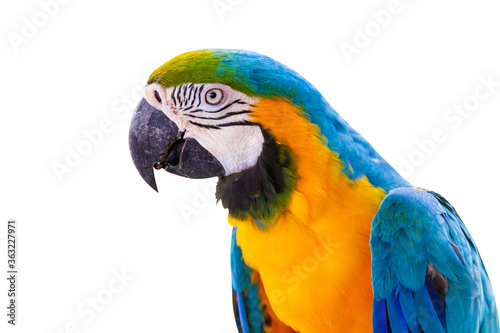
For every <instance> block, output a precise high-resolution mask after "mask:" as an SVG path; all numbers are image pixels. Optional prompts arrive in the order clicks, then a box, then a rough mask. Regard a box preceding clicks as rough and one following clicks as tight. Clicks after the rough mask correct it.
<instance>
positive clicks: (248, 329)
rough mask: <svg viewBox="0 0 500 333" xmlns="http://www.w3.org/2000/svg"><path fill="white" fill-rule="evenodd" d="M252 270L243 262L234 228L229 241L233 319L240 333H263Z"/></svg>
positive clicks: (257, 291) (257, 289)
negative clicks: (233, 299)
mask: <svg viewBox="0 0 500 333" xmlns="http://www.w3.org/2000/svg"><path fill="white" fill-rule="evenodd" d="M252 272H253V271H252V269H251V268H250V267H248V266H247V265H246V264H245V262H244V261H243V255H242V252H241V249H240V247H239V246H238V244H237V243H236V227H235V228H233V234H232V239H231V278H232V285H233V295H234V296H233V297H234V298H235V301H234V303H233V304H234V307H235V309H234V310H235V311H234V314H235V317H236V323H237V325H238V330H239V332H240V333H263V332H264V325H265V318H264V313H263V311H262V307H261V302H260V298H259V286H258V285H257V284H256V283H253V282H252V279H251V276H252Z"/></svg>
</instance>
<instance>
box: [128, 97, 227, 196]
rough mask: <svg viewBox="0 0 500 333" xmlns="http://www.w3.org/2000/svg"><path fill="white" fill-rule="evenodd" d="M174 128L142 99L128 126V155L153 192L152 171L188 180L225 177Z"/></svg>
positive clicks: (217, 165) (219, 167) (218, 166)
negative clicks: (167, 173)
mask: <svg viewBox="0 0 500 333" xmlns="http://www.w3.org/2000/svg"><path fill="white" fill-rule="evenodd" d="M183 134H184V133H181V132H180V131H179V128H178V127H177V125H176V124H175V123H174V122H173V121H171V120H170V119H168V117H167V116H166V115H165V114H164V113H163V112H162V111H160V110H157V109H155V108H154V107H152V106H151V105H150V104H149V103H148V102H147V101H146V99H144V98H143V99H142V100H141V102H140V103H139V105H138V106H137V109H136V110H135V111H134V115H133V116H132V124H131V125H130V133H129V145H130V154H131V155H132V160H133V161H134V164H135V167H136V168H137V171H139V174H140V175H141V177H142V178H143V179H144V180H145V181H146V183H148V184H149V186H151V187H152V188H153V189H154V190H155V191H158V187H157V186H156V181H155V176H154V171H153V168H155V169H165V170H167V171H168V172H170V173H173V174H176V175H179V176H183V177H187V178H210V177H216V176H217V177H222V176H224V168H223V167H222V165H221V164H220V162H219V161H218V160H217V159H216V158H215V157H214V156H213V155H212V154H210V153H209V152H208V151H207V150H206V149H205V148H203V147H202V146H201V145H200V144H199V143H198V141H196V140H195V139H192V138H188V139H187V140H185V139H184V138H183Z"/></svg>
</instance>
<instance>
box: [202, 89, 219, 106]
mask: <svg viewBox="0 0 500 333" xmlns="http://www.w3.org/2000/svg"><path fill="white" fill-rule="evenodd" d="M223 97H224V94H223V93H222V90H220V89H210V90H209V91H207V93H206V95H205V100H206V101H207V103H208V104H210V105H216V104H218V103H219V102H220V101H221V100H222V98H223Z"/></svg>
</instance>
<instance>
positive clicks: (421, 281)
mask: <svg viewBox="0 0 500 333" xmlns="http://www.w3.org/2000/svg"><path fill="white" fill-rule="evenodd" d="M130 148H131V154H132V157H133V160H134V163H135V165H136V167H137V169H138V171H139V172H140V174H141V175H142V177H143V178H144V179H145V180H146V182H147V183H148V184H149V185H150V186H151V187H153V188H154V189H156V183H155V179H154V173H153V168H156V169H165V170H166V171H168V172H170V173H173V174H177V175H181V176H184V177H189V178H205V177H214V176H217V177H219V180H218V184H217V190H216V197H217V199H218V200H220V201H221V202H222V204H223V206H224V207H225V208H227V209H228V210H229V223H230V224H231V225H232V226H233V227H234V228H233V237H232V242H231V268H232V288H233V296H234V297H233V304H234V309H235V317H236V322H237V326H238V329H239V331H240V332H242V333H249V332H252V333H256V332H274V333H276V332H301V333H324V332H372V331H373V332H398V333H399V332H411V333H415V332H428V333H435V332H436V333H438V332H439V333H441V332H453V333H458V332H466V333H470V332H485V333H486V332H490V333H491V332H500V329H499V322H498V314H497V308H496V305H495V300H494V297H493V292H492V288H491V284H490V281H489V279H488V275H487V273H486V270H485V268H484V266H483V263H482V261H481V258H480V256H479V253H478V251H477V248H476V245H475V244H474V241H473V240H472V237H471V235H470V234H469V232H468V231H467V229H466V228H465V225H464V224H463V222H462V221H461V219H460V218H459V216H458V214H457V212H456V211H455V209H454V208H453V207H452V206H451V205H450V204H449V203H448V202H447V201H446V200H445V199H444V198H443V197H442V196H440V195H439V194H437V193H435V192H432V191H428V190H424V189H420V188H415V187H412V185H411V184H410V183H408V182H407V181H406V180H404V179H403V178H402V177H401V176H400V175H399V174H398V173H397V172H396V171H395V170H394V169H393V168H392V167H391V166H390V165H389V164H388V163H387V162H386V161H385V160H384V159H383V158H382V157H381V156H380V155H379V154H378V153H377V152H376V151H375V150H374V149H373V148H372V146H371V145H370V144H369V143H368V142H367V141H366V140H365V139H364V138H363V137H362V136H361V135H359V134H358V133H357V132H356V131H355V130H354V129H352V128H351V127H350V126H349V125H348V124H347V123H346V122H345V121H344V120H343V119H342V118H341V117H340V116H339V115H338V114H337V112H336V111H335V110H333V108H332V107H331V106H330V105H329V104H328V102H327V101H326V100H325V99H324V98H323V96H322V95H321V94H320V93H319V92H318V91H317V90H316V89H315V88H314V87H313V86H312V85H311V84H310V83H309V82H308V81H306V80H305V79H304V78H303V77H302V76H300V75H299V74H297V73H296V72H294V71H292V70H291V69H289V68H288V67H286V66H284V65H282V64H281V63H279V62H277V61H275V60H273V59H271V58H269V57H266V56H263V55H260V54H257V53H254V52H249V51H242V50H220V49H214V50H199V51H193V52H188V53H184V54H182V55H180V56H178V57H176V58H174V59H172V60H170V61H168V62H167V63H165V64H164V65H162V66H161V67H159V68H158V69H157V70H155V71H154V72H153V73H152V75H151V77H150V79H149V82H148V85H147V86H146V88H145V97H144V99H143V100H142V101H141V103H140V104H139V106H138V108H137V109H136V111H135V113H134V116H133V119H132V125H131V129H130Z"/></svg>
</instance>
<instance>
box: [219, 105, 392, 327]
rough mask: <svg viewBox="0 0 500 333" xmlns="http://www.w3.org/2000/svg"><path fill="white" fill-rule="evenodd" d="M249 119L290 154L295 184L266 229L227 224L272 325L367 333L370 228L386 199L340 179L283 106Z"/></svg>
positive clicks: (319, 144)
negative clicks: (263, 298)
mask: <svg viewBox="0 0 500 333" xmlns="http://www.w3.org/2000/svg"><path fill="white" fill-rule="evenodd" d="M252 117H253V118H254V121H257V122H258V123H260V124H261V125H262V126H263V127H264V128H265V129H269V131H270V132H271V133H272V134H273V136H274V137H275V139H276V140H277V141H279V142H281V143H284V144H286V145H287V146H289V147H290V149H291V151H292V152H293V154H294V158H295V161H296V163H297V182H296V188H295V191H294V192H293V194H292V197H291V200H290V203H289V205H288V209H287V210H285V211H283V212H282V213H281V214H280V215H279V217H278V218H277V220H276V221H275V223H274V224H273V225H272V226H269V227H267V228H265V229H261V228H259V227H257V226H256V225H255V223H253V222H252V221H240V220H236V219H232V218H230V219H229V222H230V224H231V225H235V226H237V243H238V245H239V246H240V247H241V250H242V253H243V258H244V260H245V262H246V263H247V265H248V266H250V267H251V268H252V269H254V270H255V271H256V272H257V273H258V274H259V275H260V279H261V281H262V284H263V287H264V290H265V293H266V295H267V297H268V299H269V303H270V305H271V307H272V309H273V310H274V312H275V313H276V315H277V317H278V318H279V319H280V320H281V321H283V322H284V323H286V324H287V325H289V326H291V327H292V328H294V329H295V330H298V331H300V332H301V333H313V332H368V331H371V309H372V298H373V296H372V287H371V272H370V266H371V256H370V248H369V237H370V225H371V220H372V219H373V217H374V215H375V214H376V212H377V210H378V207H379V206H380V203H381V201H382V199H383V197H384V195H385V193H384V191H383V190H382V189H380V188H375V187H373V186H372V185H371V184H370V183H369V181H368V180H367V179H366V178H362V179H360V180H357V181H351V180H349V179H348V178H347V177H346V176H345V175H344V174H343V173H341V172H340V170H341V169H342V167H343V166H342V164H341V162H340V161H339V159H338V156H337V155H336V154H335V153H333V152H331V151H330V150H329V149H328V147H326V145H325V144H324V142H323V140H322V139H321V136H320V134H319V131H318V128H317V127H316V126H315V125H313V124H311V123H310V122H308V121H307V120H306V119H305V118H304V117H302V116H301V115H300V110H298V109H297V108H295V107H293V106H291V105H290V104H289V103H287V102H285V101H273V100H269V99H263V100H261V101H260V102H259V103H258V104H257V106H256V108H255V113H254V114H252Z"/></svg>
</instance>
